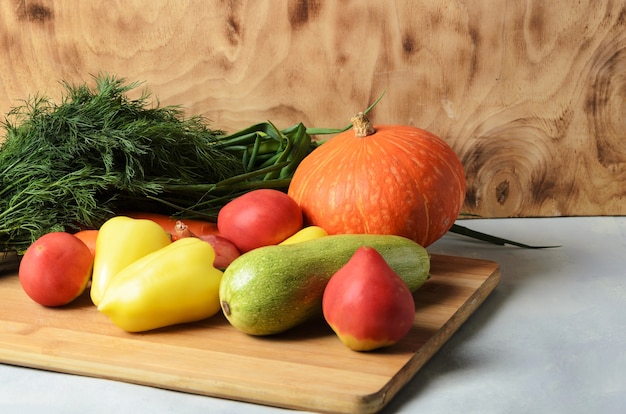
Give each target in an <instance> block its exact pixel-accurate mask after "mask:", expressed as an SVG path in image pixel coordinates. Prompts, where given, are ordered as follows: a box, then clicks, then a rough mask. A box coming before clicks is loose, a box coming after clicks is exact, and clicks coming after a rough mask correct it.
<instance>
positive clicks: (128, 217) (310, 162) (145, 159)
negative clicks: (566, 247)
mask: <svg viewBox="0 0 626 414" xmlns="http://www.w3.org/2000/svg"><path fill="white" fill-rule="evenodd" d="M95 81H96V82H95V83H96V87H95V89H90V88H89V87H87V86H86V85H79V86H74V85H70V84H67V83H65V84H64V85H65V87H66V91H67V96H65V98H64V99H63V100H62V102H61V103H60V104H58V105H57V104H54V103H52V102H51V101H49V100H47V99H45V98H41V97H36V98H34V99H32V100H30V101H28V102H26V103H25V104H24V105H23V106H21V107H18V108H15V109H14V110H12V111H11V112H10V113H9V114H8V116H7V118H6V121H5V122H4V124H3V126H4V128H5V130H6V139H5V141H4V143H3V144H2V145H1V146H0V250H4V251H5V252H18V254H23V257H22V260H21V263H20V265H19V278H20V282H21V284H22V287H23V289H24V291H25V292H26V293H27V295H28V296H29V297H30V298H31V299H33V301H35V302H37V303H39V304H41V305H44V306H63V305H65V304H67V303H69V302H71V301H73V300H74V299H76V298H77V297H79V296H81V295H82V294H83V292H85V291H86V290H88V294H89V296H90V298H91V301H92V302H93V304H94V305H95V306H96V307H97V309H98V311H100V312H102V313H103V314H104V315H106V316H108V318H109V319H110V320H111V322H112V323H113V324H115V325H116V326H118V327H119V328H121V329H123V330H126V331H129V332H140V331H146V330H152V329H157V328H162V327H166V326H170V325H176V324H182V323H188V322H193V321H198V320H201V319H206V318H209V317H212V316H213V315H215V314H217V313H219V312H220V311H221V312H222V313H223V315H224V316H225V317H226V319H227V320H228V321H229V322H230V324H231V325H232V326H234V327H235V328H237V329H238V330H240V331H242V332H245V333H248V334H251V335H273V334H278V333H281V332H284V331H286V330H289V329H291V328H293V327H294V326H296V325H298V324H300V323H303V322H305V321H307V320H309V319H311V318H313V317H315V316H318V317H320V316H322V317H324V318H325V319H326V322H327V323H328V324H329V325H330V327H331V328H332V329H333V330H334V331H335V333H336V334H337V336H338V337H339V339H340V340H341V341H342V342H343V343H344V344H345V345H347V346H348V347H349V348H351V349H353V350H357V351H369V350H374V349H377V348H381V347H386V346H390V345H393V344H395V343H397V342H398V341H400V340H401V339H402V338H403V337H404V336H405V335H406V334H407V333H408V331H409V330H410V329H411V327H412V326H413V320H414V315H415V310H416V307H415V303H414V302H413V300H414V297H413V295H412V294H413V293H414V292H415V291H416V290H417V289H419V288H420V287H421V286H422V284H423V283H425V282H426V280H427V279H428V277H429V272H430V257H429V255H428V252H427V251H426V247H427V246H428V245H430V244H431V243H433V242H434V241H436V240H437V239H439V238H440V237H442V236H443V234H444V233H445V232H447V231H455V232H460V233H461V234H465V235H469V236H470V237H476V238H483V239H485V240H487V241H491V242H496V243H499V244H503V243H505V242H509V241H507V240H503V239H497V238H495V239H494V238H490V236H488V237H487V238H485V237H484V236H486V235H482V234H475V233H474V232H471V231H470V232H463V231H462V230H464V228H461V227H459V226H457V225H456V224H454V221H455V219H456V218H457V216H458V215H459V213H460V209H461V206H462V204H463V200H464V196H465V177H464V173H463V167H462V165H461V162H460V160H459V159H458V157H457V156H456V154H455V153H454V151H453V150H452V148H450V147H449V146H448V145H447V144H446V143H445V142H444V141H443V140H442V139H440V138H438V137H436V136H434V135H433V134H431V133H429V132H428V131H424V130H421V129H418V128H414V127H409V126H402V125H377V126H372V125H371V124H370V122H369V120H368V119H367V117H366V116H365V115H366V114H367V112H369V110H370V109H371V108H372V107H373V106H374V105H376V103H377V102H378V100H377V101H376V102H374V103H373V104H372V105H371V106H370V107H369V108H368V109H367V110H366V111H364V113H359V116H358V117H355V118H353V120H352V122H353V124H354V127H355V131H357V132H358V133H357V134H356V135H355V134H354V133H353V132H352V131H348V129H349V128H350V127H351V126H352V125H350V126H348V127H347V128H344V129H341V130H339V129H334V130H333V129H307V128H305V127H304V126H303V125H302V124H298V125H295V126H293V127H291V128H287V129H283V130H279V129H278V128H276V127H275V126H274V125H273V124H272V123H271V122H266V123H260V124H257V125H253V126H251V127H249V128H246V129H244V130H242V131H239V132H237V133H234V134H231V135H226V134H225V133H224V132H222V131H219V130H212V129H210V128H209V127H208V126H207V123H206V121H205V119H203V118H201V117H185V116H183V113H182V111H181V110H180V109H179V108H178V107H174V106H169V107H161V106H159V105H158V103H152V102H150V101H149V96H150V95H149V94H148V93H146V92H144V93H143V94H141V96H140V97H139V98H137V99H130V98H129V97H128V92H129V91H130V90H131V89H133V88H135V87H136V86H137V84H130V85H126V84H124V82H123V80H122V79H116V78H112V77H106V76H101V77H98V78H96V79H95ZM379 100H380V98H379ZM330 133H337V134H338V135H337V136H335V137H334V138H332V139H330V140H327V141H326V142H324V143H322V144H316V143H315V142H313V141H312V139H311V135H320V134H330ZM509 243H512V242H509ZM517 245H518V246H524V245H521V244H517Z"/></svg>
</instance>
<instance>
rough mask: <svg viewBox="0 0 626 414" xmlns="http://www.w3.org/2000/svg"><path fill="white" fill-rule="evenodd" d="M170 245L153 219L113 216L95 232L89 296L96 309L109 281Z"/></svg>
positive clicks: (163, 232) (166, 234) (169, 239)
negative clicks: (128, 267) (121, 271)
mask: <svg viewBox="0 0 626 414" xmlns="http://www.w3.org/2000/svg"><path fill="white" fill-rule="evenodd" d="M171 242H172V240H171V237H170V235H169V233H167V232H166V231H165V230H163V227H161V226H160V225H158V224H157V223H155V222H154V221H152V220H146V219H133V218H130V217H126V216H115V217H113V218H111V219H109V220H107V221H106V222H105V223H104V224H103V225H102V226H101V227H100V230H99V231H98V237H97V238H96V253H95V256H94V263H93V274H92V277H91V291H90V296H91V300H92V302H93V303H94V304H95V305H96V306H98V304H99V303H100V300H101V299H102V296H103V294H104V291H105V289H106V287H107V285H108V284H109V282H110V280H111V279H112V278H113V277H114V276H115V275H116V274H117V273H118V272H119V271H120V270H122V269H123V268H125V267H126V266H128V265H129V264H131V263H133V262H134V261H135V260H137V259H140V258H142V257H143V256H145V255H147V254H148V253H151V252H154V251H155V250H158V249H160V248H162V247H165V246H167V245H169V244H170V243H171Z"/></svg>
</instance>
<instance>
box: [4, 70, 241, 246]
mask: <svg viewBox="0 0 626 414" xmlns="http://www.w3.org/2000/svg"><path fill="white" fill-rule="evenodd" d="M63 85H64V87H65V92H66V94H65V96H64V97H63V98H62V100H61V102H60V103H59V104H55V103H53V102H51V101H50V100H49V99H47V98H45V97H41V96H36V97H34V98H32V99H30V100H27V101H25V102H24V104H23V105H22V106H19V107H16V108H14V109H12V110H11V111H10V112H9V113H8V114H7V116H6V118H5V121H4V122H3V123H2V127H3V128H4V130H5V137H4V142H3V143H2V145H1V146H0V250H16V251H18V252H23V251H24V250H25V249H26V248H27V247H28V245H30V243H32V242H33V241H34V240H36V239H37V238H38V237H40V236H41V235H43V234H45V233H47V232H50V231H75V230H78V229H80V228H84V227H88V228H98V227H99V226H100V225H101V224H102V223H103V222H104V221H106V220H107V219H108V218H110V217H111V216H113V215H114V214H116V212H117V211H119V210H120V209H131V208H135V209H138V208H141V209H144V210H151V211H156V210H159V209H164V208H165V207H166V206H167V204H165V203H159V202H155V198H159V197H163V198H164V199H165V198H170V199H171V200H187V202H188V203H189V202H190V201H191V202H192V203H195V202H197V200H198V199H200V198H202V196H203V194H204V193H206V192H207V190H206V188H209V187H206V185H207V184H212V183H218V182H220V181H223V180H225V179H228V178H231V177H233V176H238V175H239V174H242V173H244V172H245V168H244V166H243V164H242V162H241V159H240V158H239V157H237V156H236V155H234V154H233V153H232V152H230V151H228V150H225V149H224V148H220V147H219V146H217V145H216V142H217V140H218V138H219V137H221V136H223V135H224V134H223V132H222V131H218V130H215V131H214V130H211V129H209V128H208V126H207V125H206V122H205V120H204V119H203V118H202V117H199V116H191V117H185V116H184V114H183V111H182V110H181V109H180V108H179V107H176V106H166V107H161V106H160V105H159V104H158V102H156V103H153V102H151V101H150V99H149V98H150V94H149V93H148V92H145V91H144V92H143V93H142V94H141V96H140V97H139V98H137V99H130V98H128V96H127V93H128V91H130V90H131V89H134V88H136V87H137V86H138V84H137V83H131V84H125V83H124V80H123V79H120V78H116V77H111V76H102V75H100V76H98V77H95V85H96V86H95V88H93V89H92V88H90V87H88V86H87V85H85V84H81V85H71V84H69V83H67V82H63ZM197 184H202V185H203V186H205V187H206V188H203V189H201V190H202V191H194V192H192V193H189V192H185V191H178V190H176V188H178V187H179V186H189V185H197ZM181 188H183V187H181ZM170 189H174V192H171V191H170Z"/></svg>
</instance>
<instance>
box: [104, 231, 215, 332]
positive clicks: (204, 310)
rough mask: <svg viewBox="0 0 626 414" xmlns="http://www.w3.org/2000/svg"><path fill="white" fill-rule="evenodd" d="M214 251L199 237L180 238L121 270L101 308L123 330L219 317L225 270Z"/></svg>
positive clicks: (109, 287) (150, 327)
mask: <svg viewBox="0 0 626 414" xmlns="http://www.w3.org/2000/svg"><path fill="white" fill-rule="evenodd" d="M214 259H215V250H213V247H211V245H210V244H209V243H208V242H205V241H203V240H201V239H198V238H195V237H188V238H183V239H179V240H176V241H175V242H172V243H171V244H170V245H168V246H166V247H163V248H161V249H159V250H157V251H155V252H153V253H150V254H148V255H146V256H144V257H142V258H141V259H139V260H137V261H135V262H133V263H131V264H130V265H128V266H127V267H125V268H124V269H123V270H122V271H120V272H119V273H118V274H117V275H116V276H115V278H113V279H112V280H111V281H110V282H109V285H108V286H107V289H106V291H105V292H104V296H103V297H102V300H101V301H100V305H98V310H99V311H100V312H102V313H104V314H105V315H107V316H108V317H109V318H110V319H111V321H112V322H113V323H114V324H115V325H116V326H118V327H119V328H121V329H123V330H125V331H128V332H141V331H148V330H151V329H156V328H161V327H164V326H169V325H175V324H179V323H186V322H194V321H198V320H202V319H206V318H208V317H211V316H213V315H215V314H216V313H217V312H219V310H220V309H221V307H220V299H219V286H220V281H221V280H222V271H221V270H219V269H216V268H215V267H213V260H214Z"/></svg>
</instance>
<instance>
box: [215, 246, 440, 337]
mask: <svg viewBox="0 0 626 414" xmlns="http://www.w3.org/2000/svg"><path fill="white" fill-rule="evenodd" d="M361 246H370V247H373V248H374V249H376V250H377V251H378V252H379V253H380V254H381V255H382V256H383V257H384V258H385V261H386V262H387V263H388V264H389V265H390V266H391V268H392V269H393V270H394V271H395V272H396V273H397V274H398V275H399V276H400V277H401V278H402V279H403V280H404V281H405V282H406V284H407V286H408V287H409V289H410V290H411V291H412V292H415V291H416V290H417V289H418V288H419V287H420V286H421V285H422V284H423V283H424V282H425V281H426V279H428V277H429V274H430V257H429V255H428V253H427V252H426V249H424V248H423V247H422V246H420V245H419V244H417V243H415V242H414V241H412V240H409V239H407V238H404V237H401V236H392V235H370V234H342V235H333V236H325V237H321V238H318V239H313V240H308V241H304V242H301V243H297V244H289V245H277V246H265V247H261V248H258V249H254V250H251V251H249V252H247V253H244V254H242V255H241V256H239V257H238V258H237V259H235V260H234V261H233V262H232V263H231V264H230V265H229V266H228V268H226V270H225V271H224V275H223V276H222V281H221V283H220V303H221V306H222V310H223V312H224V315H225V316H226V318H227V319H228V321H229V322H230V323H231V324H232V325H233V326H234V327H235V328H237V329H239V330H241V331H243V332H246V333H248V334H251V335H272V334H277V333H280V332H284V331H286V330H288V329H291V328H293V327H295V326H296V325H299V324H300V323H302V322H305V321H306V320H308V319H310V318H312V317H314V316H316V315H321V310H322V296H323V293H324V288H325V287H326V284H327V283H328V280H329V279H330V278H331V276H332V275H333V274H335V272H337V271H338V270H339V269H340V268H341V267H343V266H344V265H345V264H346V263H347V262H348V260H350V258H351V257H352V255H353V254H354V252H355V251H356V250H357V249H358V248H359V247H361Z"/></svg>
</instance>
